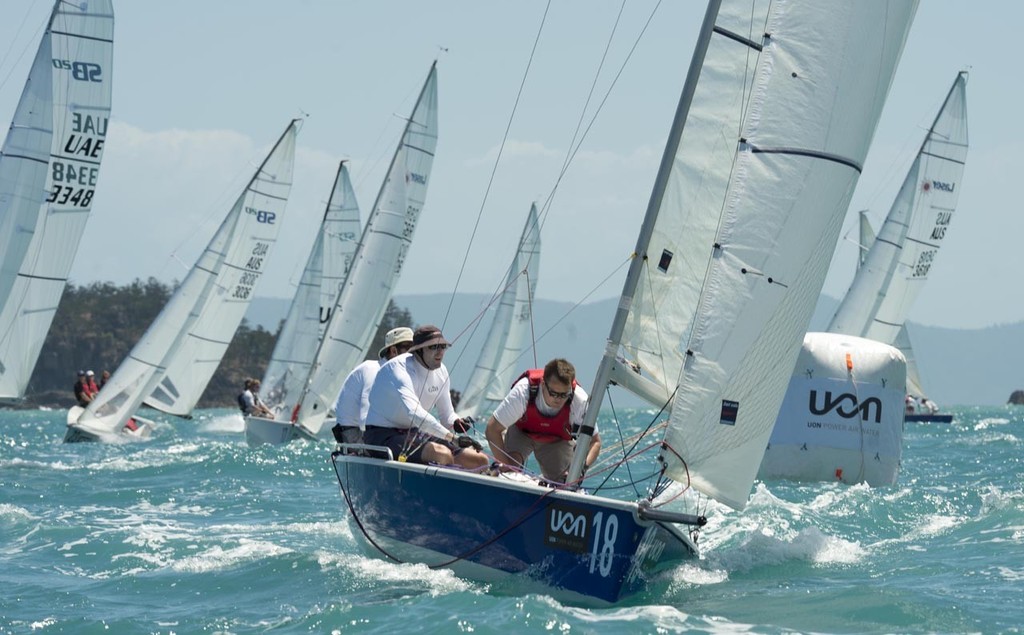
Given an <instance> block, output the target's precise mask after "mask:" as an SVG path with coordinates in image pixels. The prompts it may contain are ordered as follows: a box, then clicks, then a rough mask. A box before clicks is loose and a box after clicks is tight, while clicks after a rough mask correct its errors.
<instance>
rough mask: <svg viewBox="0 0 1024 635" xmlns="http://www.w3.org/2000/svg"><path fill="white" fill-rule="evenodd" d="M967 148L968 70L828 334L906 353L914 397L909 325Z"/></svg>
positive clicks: (952, 200) (953, 200) (927, 137)
mask: <svg viewBox="0 0 1024 635" xmlns="http://www.w3.org/2000/svg"><path fill="white" fill-rule="evenodd" d="M967 145H968V136H967V73H964V72H961V73H959V74H957V77H956V80H955V81H954V82H953V86H952V87H951V88H950V90H949V93H948V94H947V95H946V100H945V102H944V103H943V105H942V108H941V109H940V110H939V113H938V115H936V117H935V121H934V123H933V124H932V127H931V128H930V129H929V130H928V134H927V135H925V138H924V141H923V142H922V144H921V148H920V150H919V151H918V153H917V156H916V157H915V158H914V162H913V164H912V165H911V167H910V170H909V171H908V173H907V176H906V179H905V180H904V181H903V185H902V187H901V188H900V191H899V194H898V195H897V196H896V200H895V201H894V202H893V205H892V207H891V208H890V210H889V214H888V215H887V216H886V219H885V222H884V223H883V224H882V227H881V229H880V230H879V231H878V235H877V237H876V238H875V240H874V241H873V242H872V243H871V247H870V249H869V251H868V253H867V255H866V256H865V257H864V262H863V264H862V265H861V266H860V268H859V269H858V271H857V274H856V275H855V276H854V279H853V282H852V283H851V284H850V288H849V290H848V291H847V292H846V295H845V296H844V297H843V301H842V302H841V303H840V305H839V308H838V309H837V310H836V313H835V315H834V316H833V317H832V321H831V323H830V324H829V326H828V329H827V330H828V331H829V332H831V333H842V334H846V335H857V336H859V337H864V338H867V339H871V340H876V341H879V342H882V343H884V344H890V345H893V346H896V347H898V348H900V349H901V350H903V352H904V354H905V355H906V356H907V362H908V374H907V390H908V392H910V393H911V394H915V395H922V394H923V393H922V392H921V387H920V378H919V377H918V376H917V369H916V365H914V366H911V364H913V362H912V359H913V351H911V350H910V349H909V345H910V338H909V336H908V335H907V333H906V330H905V328H904V324H905V322H906V319H907V314H908V313H909V311H910V307H911V306H912V304H913V302H914V300H915V299H917V295H918V293H920V291H921V287H922V286H924V282H925V280H927V279H928V272H929V270H930V269H931V267H932V264H933V263H934V262H935V257H936V255H937V254H938V252H939V248H940V247H941V246H942V241H943V239H944V238H945V235H946V230H947V228H948V227H949V223H950V221H951V220H952V218H953V213H954V211H955V210H956V204H957V199H958V198H959V196H960V186H961V180H962V178H963V172H964V163H965V161H966V159H967ZM905 346H906V347H907V348H906V349H904V347H905Z"/></svg>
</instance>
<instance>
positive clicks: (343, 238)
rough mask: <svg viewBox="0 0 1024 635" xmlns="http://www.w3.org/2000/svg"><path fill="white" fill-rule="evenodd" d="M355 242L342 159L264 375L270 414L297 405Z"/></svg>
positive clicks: (355, 211) (354, 213)
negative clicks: (325, 208)
mask: <svg viewBox="0 0 1024 635" xmlns="http://www.w3.org/2000/svg"><path fill="white" fill-rule="evenodd" d="M358 241H359V205H358V204H357V203H356V195H355V192H354V191H353V189H352V182H351V180H350V179H349V175H348V168H347V167H345V162H344V161H342V162H341V164H340V165H339V166H338V173H337V176H335V179H334V187H333V188H332V189H331V197H330V199H328V201H327V210H326V211H325V212H324V217H323V220H322V221H321V223H320V230H319V231H318V232H317V235H316V240H315V241H314V243H313V248H312V250H311V251H310V252H309V258H308V259H307V261H306V267H305V269H304V270H303V272H302V278H301V279H300V281H299V288H298V289H297V290H296V291H295V297H294V298H292V303H291V306H290V307H289V308H288V315H287V316H286V317H285V321H284V325H283V326H282V327H281V332H280V333H279V334H278V336H277V343H276V344H275V345H274V352H273V353H272V354H271V356H270V363H269V364H268V365H267V370H266V372H265V373H264V374H263V382H262V384H263V395H262V398H263V402H264V404H266V406H267V407H268V408H270V409H271V410H273V411H275V412H279V413H287V414H290V413H291V410H292V408H293V407H294V406H295V404H296V403H298V398H299V396H300V394H301V393H302V388H303V387H304V386H305V383H306V378H307V377H308V376H309V368H310V366H311V365H312V362H313V356H314V355H315V354H316V349H317V347H318V346H319V345H320V339H321V338H322V337H323V334H324V330H325V326H326V324H327V321H328V320H329V319H330V316H331V311H333V307H334V300H335V299H336V298H337V296H338V291H339V289H340V288H341V284H342V282H344V280H345V274H347V273H348V270H349V267H350V266H351V264H352V257H353V255H354V254H355V251H356V246H357V245H358V244H359V243H358Z"/></svg>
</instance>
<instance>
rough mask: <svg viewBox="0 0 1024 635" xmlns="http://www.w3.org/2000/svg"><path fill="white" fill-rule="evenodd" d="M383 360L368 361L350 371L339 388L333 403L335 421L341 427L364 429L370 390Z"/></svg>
mask: <svg viewBox="0 0 1024 635" xmlns="http://www.w3.org/2000/svg"><path fill="white" fill-rule="evenodd" d="M384 362H385V360H382V359H368V360H366V361H365V362H363V363H362V364H359V365H358V366H356V367H355V368H353V369H352V372H351V373H349V374H348V377H346V378H345V383H344V384H342V386H341V392H339V393H338V399H337V401H335V403H334V414H335V419H336V420H337V422H338V423H340V424H341V425H343V426H359V427H360V428H365V427H366V412H367V410H368V409H369V406H370V388H372V387H373V379H374V378H375V377H376V376H377V372H378V371H379V370H380V368H381V366H383V365H384Z"/></svg>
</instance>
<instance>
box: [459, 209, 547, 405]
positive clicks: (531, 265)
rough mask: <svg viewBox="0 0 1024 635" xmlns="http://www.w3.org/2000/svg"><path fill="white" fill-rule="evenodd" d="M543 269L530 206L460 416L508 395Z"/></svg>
mask: <svg viewBox="0 0 1024 635" xmlns="http://www.w3.org/2000/svg"><path fill="white" fill-rule="evenodd" d="M539 270H540V224H539V221H538V218H537V205H536V204H533V205H531V206H530V213H529V215H528V216H527V218H526V225H525V226H524V227H523V233H522V235H521V236H520V238H519V248H518V249H517V250H516V255H515V257H514V258H513V259H512V265H511V266H510V267H509V270H508V274H507V275H506V276H505V284H504V286H503V288H502V292H501V296H500V300H499V301H498V308H497V309H496V310H495V312H494V319H493V320H492V321H491V326H490V329H489V330H488V331H487V339H485V340H484V345H483V347H482V348H481V349H480V356H479V357H478V358H477V362H476V366H475V367H474V368H473V372H472V373H471V374H470V376H469V382H467V384H466V389H465V390H464V391H463V392H462V398H461V400H460V401H459V408H458V411H459V414H460V415H461V416H464V417H465V416H471V417H476V416H479V415H480V414H481V413H486V412H487V410H488V409H489V408H491V407H493V406H494V405H495V404H496V403H497V402H500V401H501V400H502V399H504V398H505V394H506V393H507V392H508V389H509V387H510V385H511V383H512V377H513V375H514V374H515V370H516V368H517V367H519V366H521V365H522V363H523V361H522V360H521V359H520V358H521V357H522V355H523V351H524V350H526V348H527V346H528V345H529V343H530V342H531V339H530V337H529V335H530V332H529V329H530V315H531V310H532V308H531V303H532V301H533V294H534V291H535V290H536V288H537V275H538V272H539Z"/></svg>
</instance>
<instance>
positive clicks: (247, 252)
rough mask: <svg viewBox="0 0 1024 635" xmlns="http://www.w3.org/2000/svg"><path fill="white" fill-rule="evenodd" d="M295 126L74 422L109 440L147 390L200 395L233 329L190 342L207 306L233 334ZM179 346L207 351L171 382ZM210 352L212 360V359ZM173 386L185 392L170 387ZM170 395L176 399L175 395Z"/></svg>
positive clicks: (277, 200)
mask: <svg viewBox="0 0 1024 635" xmlns="http://www.w3.org/2000/svg"><path fill="white" fill-rule="evenodd" d="M298 127H299V121H298V120H293V121H292V122H291V123H290V124H289V125H288V128H287V129H286V130H285V132H284V134H283V135H282V136H281V138H280V139H279V140H278V142H277V144H276V145H275V146H274V149H273V150H272V151H271V152H270V154H269V156H268V157H267V158H266V159H265V160H264V162H263V164H262V165H261V166H260V167H259V169H258V170H257V172H256V175H255V176H254V177H253V179H252V180H251V181H250V182H249V185H248V186H247V187H246V188H245V191H243V192H242V194H241V196H239V198H238V201H237V202H236V203H235V205H234V206H233V207H232V208H231V210H230V212H228V214H227V216H226V217H225V218H224V220H223V222H222V223H221V225H220V227H219V228H218V229H217V232H216V234H214V236H213V238H212V239H211V241H210V243H209V244H208V245H207V246H206V249H205V250H204V251H203V253H202V254H201V255H200V257H199V260H198V261H197V262H196V264H195V265H194V266H193V267H192V269H191V270H190V271H189V273H188V275H186V276H185V279H184V280H183V281H182V282H181V285H180V286H179V287H178V288H177V289H176V290H175V292H174V294H173V295H172V296H171V299H170V300H168V302H167V305H166V306H164V308H163V310H161V311H160V314H159V315H158V316H157V317H156V320H154V321H153V323H152V324H151V325H150V326H149V328H148V329H147V330H146V332H145V334H143V336H142V338H141V339H140V340H139V341H138V342H137V343H136V344H135V346H134V347H133V348H132V350H131V351H130V352H129V353H128V356H127V358H125V360H124V361H123V362H121V365H120V366H118V368H117V370H116V371H114V374H113V375H111V377H110V379H109V380H108V381H107V385H106V386H104V388H103V390H101V391H100V393H99V395H98V396H97V397H96V398H95V399H94V400H93V401H92V403H90V404H89V406H88V407H87V408H86V409H85V412H84V413H83V414H82V415H81V416H80V417H79V419H78V421H77V422H76V423H75V424H74V426H75V427H78V428H80V429H81V430H84V431H86V432H88V433H91V434H93V435H96V436H98V437H100V438H101V439H103V440H107V439H109V438H110V437H111V436H112V435H117V434H118V433H119V431H120V429H121V428H122V426H123V425H124V423H125V422H126V421H127V420H128V418H129V417H131V416H132V414H133V413H134V412H135V410H136V409H137V408H138V407H139V405H140V404H141V403H142V401H143V400H144V399H145V398H146V397H147V396H148V395H151V394H155V395H160V396H161V397H162V398H166V399H167V401H168V402H173V403H177V404H187V403H188V401H186V400H190V399H191V396H192V395H196V397H195V398H196V399H198V394H199V393H201V392H202V388H203V387H205V386H206V381H208V380H209V375H207V374H206V372H205V371H206V369H207V367H209V366H213V367H214V368H216V364H217V363H219V361H220V355H222V354H223V351H224V348H226V347H227V343H226V340H230V334H229V335H227V336H224V335H223V334H221V335H220V338H221V341H223V345H221V344H220V343H217V346H210V347H209V348H206V349H205V351H204V349H203V348H202V347H198V346H196V344H195V341H196V340H197V339H198V338H199V337H200V335H201V334H203V333H208V332H209V331H204V330H203V327H204V326H206V325H208V324H209V320H208V318H209V314H208V313H207V311H212V312H213V313H216V314H218V315H219V317H220V319H221V320H224V321H225V322H230V321H232V320H234V326H231V333H234V329H235V328H236V327H237V326H238V322H239V321H240V320H241V319H242V318H241V316H242V314H243V313H244V311H245V306H246V305H247V304H248V299H249V298H251V297H252V291H253V286H254V285H255V284H256V281H257V280H258V279H259V277H260V274H261V272H262V269H263V265H264V262H265V259H266V256H267V254H268V253H269V250H270V247H271V245H273V243H274V241H275V240H276V238H277V229H278V227H279V225H280V221H281V213H282V212H283V210H284V205H285V202H286V200H287V197H288V193H289V191H290V189H291V181H292V167H293V164H294V158H295V136H296V133H297V132H298ZM271 220H272V221H273V222H271ZM210 344H213V342H210ZM183 348H184V349H185V350H186V351H187V354H188V355H190V356H191V355H196V354H199V353H204V352H205V355H206V358H205V359H195V358H192V357H190V358H189V359H190V360H192V362H193V363H194V365H195V372H196V374H197V375H198V376H197V377H196V378H193V377H191V376H190V375H189V374H187V373H186V374H183V375H180V376H179V377H180V379H179V380H178V381H169V380H167V378H166V377H165V373H166V371H167V370H168V368H169V366H170V365H171V364H175V366H177V364H180V363H181V360H182V353H181V352H180V350H181V349H183ZM213 357H216V359H215V360H212V359H211V358H213ZM209 372H210V373H212V370H211V371H209ZM199 373H202V375H199ZM200 382H201V385H200ZM158 383H159V384H160V385H159V387H157V384H158ZM173 387H181V388H183V389H188V390H189V392H188V393H183V392H182V391H180V390H175V391H174V392H173V393H171V392H168V390H170V389H171V388H173ZM154 389H155V390H156V392H155V393H154ZM174 397H177V400H174V399H172V398H174ZM157 403H159V402H157ZM192 403H193V404H194V402H192ZM189 409H191V406H189ZM186 412H187V411H186ZM69 434H70V432H69Z"/></svg>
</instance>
